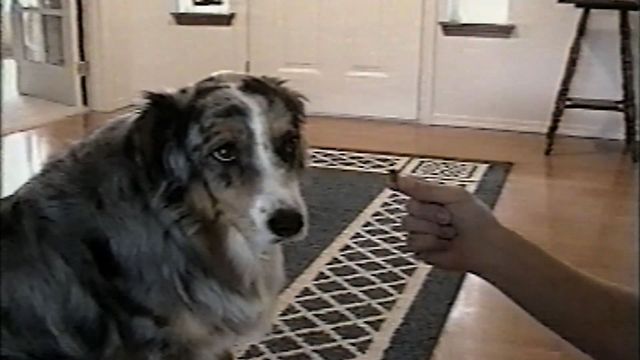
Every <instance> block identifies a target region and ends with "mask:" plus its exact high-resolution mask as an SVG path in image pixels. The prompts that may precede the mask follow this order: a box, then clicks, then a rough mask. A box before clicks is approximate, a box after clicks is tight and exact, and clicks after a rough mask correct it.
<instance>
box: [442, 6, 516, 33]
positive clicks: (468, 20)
mask: <svg viewBox="0 0 640 360" xmlns="http://www.w3.org/2000/svg"><path fill="white" fill-rule="evenodd" d="M440 5H441V6H440V14H441V16H440V19H441V21H440V26H441V27H442V31H443V33H444V35H446V36H475V37H491V38H509V37H512V36H513V32H514V30H515V25H513V24H510V23H509V0H441V3H440Z"/></svg>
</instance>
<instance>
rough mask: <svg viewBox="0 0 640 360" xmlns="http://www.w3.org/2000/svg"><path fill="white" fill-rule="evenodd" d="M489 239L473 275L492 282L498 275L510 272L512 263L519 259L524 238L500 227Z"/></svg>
mask: <svg viewBox="0 0 640 360" xmlns="http://www.w3.org/2000/svg"><path fill="white" fill-rule="evenodd" d="M486 238H487V243H486V244H485V246H483V247H482V254H481V256H479V257H478V258H479V259H481V260H480V261H478V262H477V263H476V264H475V265H474V266H473V268H472V269H471V271H470V272H471V273H473V274H475V275H478V276H480V277H481V278H484V279H486V280H490V279H492V278H494V277H495V276H496V274H502V273H504V272H505V271H510V270H509V268H511V265H510V262H511V261H513V260H514V258H517V255H516V254H517V253H518V252H519V251H518V248H519V247H520V246H521V243H522V241H524V240H523V239H522V237H521V236H520V235H518V234H517V233H515V232H514V231H512V230H509V229H507V228H505V227H502V226H498V227H496V230H495V231H493V232H491V234H489V236H487V237H486Z"/></svg>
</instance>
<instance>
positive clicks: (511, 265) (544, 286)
mask: <svg viewBox="0 0 640 360" xmlns="http://www.w3.org/2000/svg"><path fill="white" fill-rule="evenodd" d="M490 248H491V249H492V251H493V253H492V254H490V255H488V256H487V257H486V258H489V259H491V262H487V263H486V264H483V265H482V268H479V269H476V271H474V272H475V273H477V274H478V275H479V276H481V277H483V278H485V279H486V280H487V281H489V282H491V283H492V284H494V285H495V286H496V287H497V288H499V289H500V290H501V291H502V292H504V293H505V294H507V295H508V296H509V297H510V298H512V299H513V300H514V301H515V302H516V303H518V304H519V305H520V306H521V307H522V308H523V309H525V310H526V311H527V312H529V313H530V314H531V315H533V316H534V317H535V318H536V319H538V320H539V321H540V322H542V323H544V324H545V325H546V326H548V327H549V328H550V329H552V330H553V331H555V332H556V333H558V334H559V335H561V336H562V337H564V338H565V339H567V340H568V341H569V342H571V343H572V344H573V345H574V346H576V347H578V348H580V349H581V350H583V351H585V352H586V353H588V354H590V355H592V356H593V357H595V358H597V359H607V360H609V359H637V356H638V355H637V354H638V329H637V327H638V321H637V319H638V297H637V295H635V294H633V293H631V292H629V291H626V290H624V289H621V288H619V287H616V286H614V285H611V284H606V283H604V282H602V281H599V280H596V279H593V278H591V277H589V276H587V275H585V274H582V273H580V272H579V271H577V270H575V269H573V268H571V267H569V266H568V265H566V264H564V263H562V262H560V261H558V260H556V259H554V258H553V257H551V256H550V255H549V254H547V253H546V252H544V251H543V250H541V249H540V248H538V247H536V246H535V245H533V244H531V243H530V242H528V241H526V240H525V239H523V238H521V237H520V236H519V235H517V234H515V233H513V232H511V231H509V230H505V232H504V233H503V234H502V235H501V236H499V237H498V238H497V239H496V243H495V246H491V247H490Z"/></svg>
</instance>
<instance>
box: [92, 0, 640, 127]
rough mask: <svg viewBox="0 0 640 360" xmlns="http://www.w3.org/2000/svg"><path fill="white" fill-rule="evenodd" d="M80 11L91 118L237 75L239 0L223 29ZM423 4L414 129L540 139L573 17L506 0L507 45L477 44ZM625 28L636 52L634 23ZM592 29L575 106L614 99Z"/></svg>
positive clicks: (601, 123)
mask: <svg viewBox="0 0 640 360" xmlns="http://www.w3.org/2000/svg"><path fill="white" fill-rule="evenodd" d="M473 1H476V0H473ZM87 2H89V3H90V4H89V6H88V8H89V11H90V12H91V13H92V14H93V15H91V14H89V15H90V16H89V22H90V26H89V30H90V31H89V38H90V39H89V44H90V49H89V50H90V51H89V52H90V62H91V77H90V86H91V87H90V91H91V94H92V95H93V96H92V101H91V107H92V108H93V109H96V110H104V111H108V110H113V109H116V108H118V107H122V106H126V105H128V104H130V103H131V102H132V99H134V98H136V97H137V96H138V95H139V93H140V91H141V90H145V89H146V90H153V89H162V88H165V87H179V86H183V85H185V84H188V83H189V82H191V81H194V80H197V79H199V78H201V77H203V76H205V75H207V74H209V73H211V72H212V71H216V70H220V69H233V70H241V69H242V68H243V65H244V61H245V60H246V57H247V53H246V50H247V38H246V34H247V31H246V30H247V29H246V25H247V24H246V5H247V3H246V0H236V1H232V6H233V10H234V11H235V12H236V13H237V16H236V22H235V24H234V26H233V27H231V28H226V27H208V26H177V25H174V24H173V20H172V18H171V17H170V15H169V12H170V9H171V5H170V2H169V1H157V0H136V1H131V0H87ZM425 2H426V3H425V9H426V11H425V26H424V34H423V35H424V36H423V39H424V42H423V64H422V65H423V70H422V74H423V78H422V82H421V84H422V85H421V99H422V100H421V103H420V120H421V121H423V122H425V123H429V124H438V125H452V126H470V127H480V128H495V129H506V130H517V131H532V132H545V131H546V127H547V125H548V123H549V119H550V115H551V111H552V107H553V102H554V98H555V94H556V91H557V89H558V85H559V82H560V77H561V74H562V71H563V68H564V65H565V58H566V54H567V51H568V49H569V46H570V43H571V40H572V37H573V34H574V29H575V24H576V22H577V20H578V17H579V15H580V12H579V10H577V9H575V8H574V7H573V6H571V5H558V4H557V2H556V0H535V1H531V0H511V5H510V13H509V19H510V21H511V22H513V23H514V24H515V25H516V26H517V27H518V28H517V30H516V34H515V36H514V37H513V38H511V39H482V38H469V37H445V36H443V35H442V33H441V31H440V29H439V27H438V26H437V21H438V17H439V15H438V14H439V11H438V3H437V0H425ZM100 7H101V8H100ZM96 9H99V10H100V11H96ZM96 12H99V13H100V16H96V15H95V13H96ZM440 14H441V13H440ZM631 18H632V20H633V21H632V22H633V27H634V29H635V35H636V39H635V40H634V41H635V42H634V44H637V43H638V42H637V41H638V39H637V33H638V31H637V30H638V17H637V14H636V15H633V14H632V16H631ZM591 20H592V21H591V22H590V27H589V31H588V35H587V39H586V41H585V44H584V45H585V46H584V51H583V56H582V62H581V64H580V68H579V71H578V74H577V77H576V79H575V86H574V87H573V88H574V89H575V93H576V94H579V95H582V96H592V97H619V96H620V94H621V91H620V88H621V86H620V69H619V63H620V61H619V58H618V55H619V50H618V30H617V25H618V19H617V14H616V13H615V12H610V11H606V12H595V13H593V16H592V19H591ZM92 29H93V31H91V30H92ZM97 29H106V30H103V31H97ZM635 59H636V63H637V62H638V57H637V56H636V58H635ZM636 74H638V71H636ZM622 128H623V127H622V117H621V116H620V115H618V114H612V113H596V112H586V111H568V112H567V114H566V116H565V119H564V121H563V123H562V126H561V133H568V134H573V135H582V136H602V137H620V135H621V129H622Z"/></svg>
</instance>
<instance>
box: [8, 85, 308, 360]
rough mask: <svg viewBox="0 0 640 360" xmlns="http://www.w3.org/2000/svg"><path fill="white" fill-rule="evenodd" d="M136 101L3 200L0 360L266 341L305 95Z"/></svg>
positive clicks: (265, 88)
mask: <svg viewBox="0 0 640 360" xmlns="http://www.w3.org/2000/svg"><path fill="white" fill-rule="evenodd" d="M145 98H146V104H145V105H144V106H142V107H141V108H140V110H139V111H138V112H137V113H136V114H134V115H130V116H127V117H125V118H120V119H116V120H114V121H112V122H111V123H109V124H107V125H106V126H105V127H103V128H102V129H100V130H97V131H96V132H95V133H94V134H93V135H91V136H89V137H87V139H85V140H83V141H81V142H79V143H77V144H76V145H74V146H72V147H71V148H70V150H69V151H68V152H66V153H65V154H64V155H62V156H60V157H58V158H56V159H54V160H52V161H50V162H49V163H47V164H46V165H45V166H44V167H43V169H42V170H41V171H40V172H39V173H38V174H37V175H35V176H34V177H33V178H32V179H30V180H29V181H28V182H27V183H26V184H25V185H23V186H22V187H21V188H20V189H18V190H17V191H16V193H14V194H13V195H11V196H9V197H7V198H5V199H2V202H1V216H2V218H1V220H2V227H3V228H2V240H1V241H2V263H1V267H2V282H1V283H2V285H1V286H2V308H1V310H2V325H1V327H2V343H1V357H2V359H3V360H25V359H87V360H98V359H100V360H102V359H104V360H116V359H117V360H120V359H126V360H129V359H131V360H134V359H135V360H138V359H140V360H143V359H144V360H152V359H153V360H155V359H158V360H160V359H162V360H165V359H166V360H169V359H176V360H177V359H180V360H200V359H208V360H209V359H227V358H231V351H232V349H233V347H234V346H235V345H238V344H242V343H244V342H246V341H252V340H255V339H257V338H258V337H259V336H261V335H262V334H264V332H266V331H268V330H269V324H270V320H271V318H272V315H273V308H274V304H275V301H276V299H277V296H278V294H279V293H280V291H281V290H282V288H283V286H284V284H285V276H284V269H283V256H282V252H281V248H280V243H281V242H282V241H289V240H296V239H300V238H303V237H304V236H305V234H306V232H307V227H308V225H307V224H308V220H307V210H306V205H305V202H304V200H303V198H302V196H301V190H300V177H301V175H302V173H303V171H304V167H305V144H304V140H303V138H302V135H303V134H302V132H303V131H302V127H303V125H304V118H305V108H304V102H305V98H304V97H303V96H302V95H301V94H300V93H298V92H296V91H294V90H292V89H290V88H288V87H287V86H286V85H285V84H284V82H283V81H282V80H279V79H276V78H270V77H254V76H249V75H244V74H239V73H220V74H214V75H212V76H211V77H208V78H206V79H204V80H202V81H200V82H198V83H196V84H194V85H192V86H188V87H185V88H183V89H180V90H178V91H173V92H155V93H147V94H146V96H145Z"/></svg>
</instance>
